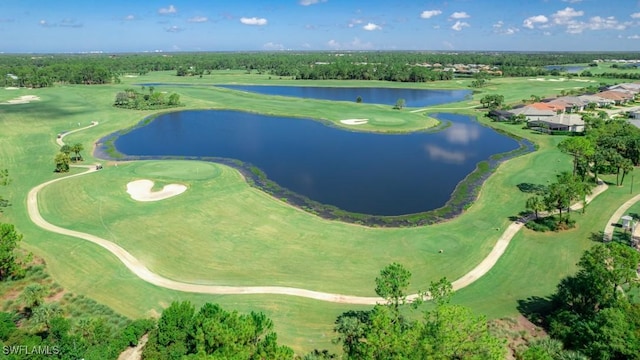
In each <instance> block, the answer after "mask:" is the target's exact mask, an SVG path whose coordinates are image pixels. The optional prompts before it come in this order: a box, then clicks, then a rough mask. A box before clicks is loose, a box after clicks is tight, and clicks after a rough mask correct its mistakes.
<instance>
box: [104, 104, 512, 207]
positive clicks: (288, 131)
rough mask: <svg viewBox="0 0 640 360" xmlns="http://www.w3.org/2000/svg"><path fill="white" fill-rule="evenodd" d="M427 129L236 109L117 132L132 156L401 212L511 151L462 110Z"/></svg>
mask: <svg viewBox="0 0 640 360" xmlns="http://www.w3.org/2000/svg"><path fill="white" fill-rule="evenodd" d="M437 116H438V117H439V118H440V119H442V120H443V121H450V122H451V123H452V125H451V126H450V127H448V128H447V129H445V130H443V131H441V132H436V133H413V134H406V135H382V134H372V133H360V132H352V131H344V130H341V129H338V128H334V127H328V126H326V125H323V124H321V123H319V122H317V121H313V120H305V119H293V118H284V117H274V116H264V115H258V114H251V113H244V112H238V111H223V110H216V111H214V110H207V111H181V112H176V113H172V114H166V115H161V116H159V117H158V118H156V119H155V120H154V121H152V122H151V123H150V124H148V125H146V126H144V127H141V128H138V129H135V130H133V131H131V132H129V133H127V134H125V135H122V136H121V137H120V138H119V139H118V140H116V142H115V146H116V148H117V149H118V150H119V151H120V152H122V153H124V154H128V155H134V156H216V157H224V158H230V159H238V160H241V161H243V162H246V163H250V164H253V165H255V166H257V167H258V168H260V169H261V170H262V171H264V172H265V173H266V174H267V176H268V177H269V179H271V180H273V181H275V182H276V183H278V184H279V185H280V186H282V187H285V188H287V189H289V190H292V191H294V192H297V193H299V194H302V195H304V196H307V197H309V198H311V199H313V200H316V201H318V202H321V203H324V204H330V205H334V206H337V207H339V208H341V209H344V210H348V211H351V212H359V213H365V214H374V215H402V214H411V213H418V212H422V211H428V210H432V209H436V208H439V207H441V206H442V205H444V204H445V203H446V202H447V200H448V199H449V197H450V194H451V193H452V192H453V190H454V188H455V187H456V185H457V184H458V182H460V181H461V180H462V179H463V178H464V177H466V176H467V175H468V174H469V173H471V172H472V171H473V170H474V169H475V167H476V164H477V163H478V162H480V161H483V160H487V159H488V158H489V157H490V156H491V155H493V154H496V153H501V152H506V151H510V150H513V149H516V148H517V147H518V144H517V142H516V141H515V140H513V139H510V138H508V137H506V136H503V135H501V134H498V133H496V132H495V131H493V130H491V129H489V128H486V127H483V126H481V125H479V124H478V123H477V122H475V121H473V120H472V119H471V118H469V117H467V116H463V115H454V114H439V115H437Z"/></svg>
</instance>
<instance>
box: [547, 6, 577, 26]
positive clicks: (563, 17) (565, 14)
mask: <svg viewBox="0 0 640 360" xmlns="http://www.w3.org/2000/svg"><path fill="white" fill-rule="evenodd" d="M582 15H584V11H582V10H580V11H577V10H575V9H574V8H570V7H566V8H564V9H563V10H558V11H557V12H556V13H555V14H553V15H551V17H552V18H553V22H555V23H556V24H558V25H567V24H570V23H572V22H574V21H575V20H574V19H573V18H575V17H580V16H582Z"/></svg>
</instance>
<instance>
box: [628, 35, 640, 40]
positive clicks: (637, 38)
mask: <svg viewBox="0 0 640 360" xmlns="http://www.w3.org/2000/svg"><path fill="white" fill-rule="evenodd" d="M627 39H632V40H640V35H638V34H635V35H630V36H627Z"/></svg>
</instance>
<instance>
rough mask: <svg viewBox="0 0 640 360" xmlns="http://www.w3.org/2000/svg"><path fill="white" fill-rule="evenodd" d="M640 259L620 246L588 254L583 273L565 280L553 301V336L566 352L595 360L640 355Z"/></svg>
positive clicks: (581, 267) (603, 246)
mask: <svg viewBox="0 0 640 360" xmlns="http://www.w3.org/2000/svg"><path fill="white" fill-rule="evenodd" d="M639 263H640V254H639V253H638V252H637V251H636V250H634V249H633V248H631V247H629V246H627V245H623V244H619V243H616V242H612V243H607V244H598V245H596V246H594V247H593V248H591V249H589V250H587V251H585V252H584V254H583V255H582V257H581V258H580V261H579V262H578V267H579V270H578V272H577V273H576V274H575V275H573V276H569V277H567V278H564V279H562V281H560V284H558V288H557V291H556V293H555V294H554V295H553V297H552V304H553V310H552V313H551V315H550V316H549V317H548V320H549V332H550V334H551V335H552V336H553V337H554V338H557V339H560V340H562V341H563V343H564V344H565V346H566V347H568V348H570V349H574V350H578V351H581V352H583V353H584V354H586V355H587V356H589V357H591V358H594V359H604V358H606V359H628V358H630V357H631V356H635V355H637V354H638V353H639V351H640V333H638V332H637V329H638V326H640V317H639V316H638V315H640V305H639V304H637V303H635V302H632V301H631V299H630V296H631V294H632V293H633V292H634V291H637V289H638V287H639V284H640V282H639V280H638V276H637V268H638V264H639Z"/></svg>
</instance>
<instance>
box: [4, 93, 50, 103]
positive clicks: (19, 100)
mask: <svg viewBox="0 0 640 360" xmlns="http://www.w3.org/2000/svg"><path fill="white" fill-rule="evenodd" d="M38 100H40V97H39V96H36V95H24V96H20V97H17V98H15V99H11V100H7V101H6V102H3V103H0V104H4V105H15V104H28V103H30V102H32V101H38Z"/></svg>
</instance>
